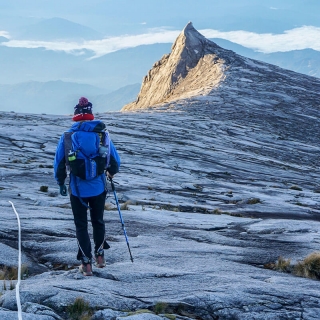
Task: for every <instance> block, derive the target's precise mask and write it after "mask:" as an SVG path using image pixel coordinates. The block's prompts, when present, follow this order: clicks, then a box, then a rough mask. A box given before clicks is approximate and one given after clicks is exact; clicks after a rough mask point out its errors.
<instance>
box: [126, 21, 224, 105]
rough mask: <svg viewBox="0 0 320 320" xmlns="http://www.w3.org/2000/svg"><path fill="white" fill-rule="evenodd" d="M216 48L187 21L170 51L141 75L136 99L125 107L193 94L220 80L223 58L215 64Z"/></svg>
mask: <svg viewBox="0 0 320 320" xmlns="http://www.w3.org/2000/svg"><path fill="white" fill-rule="evenodd" d="M217 48H220V47H219V46H218V45H216V44H215V43H213V42H211V41H209V40H207V39H206V38H205V37H204V36H203V35H201V34H200V33H199V32H198V31H197V30H196V29H195V28H194V27H193V25H192V23H191V22H189V23H188V24H187V25H186V27H185V28H184V29H183V30H182V32H181V33H180V35H179V36H178V37H177V39H176V41H175V42H174V44H173V46H172V51H171V53H170V54H167V55H164V56H163V57H162V58H161V59H160V60H159V61H158V62H156V63H155V64H154V65H153V67H152V69H151V70H150V71H149V72H148V74H147V75H146V76H145V77H144V79H143V83H142V87H141V91H140V93H139V95H138V98H137V100H136V101H135V102H133V103H131V104H129V105H127V106H126V107H125V108H124V110H132V109H141V108H146V107H149V106H151V105H154V104H158V103H162V102H165V101H170V100H174V99H177V98H181V97H187V96H193V95H195V94H196V93H197V91H199V89H200V90H202V89H203V88H204V87H208V86H209V87H210V88H211V87H212V86H214V85H215V84H216V83H219V82H220V80H221V79H222V78H223V71H222V69H223V68H222V64H223V62H222V61H220V63H218V64H216V62H217V61H216V60H217V56H216V54H215V49H217ZM220 49H221V48H220ZM208 79H210V81H209V82H208Z"/></svg>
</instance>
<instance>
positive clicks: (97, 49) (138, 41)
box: [3, 31, 180, 57]
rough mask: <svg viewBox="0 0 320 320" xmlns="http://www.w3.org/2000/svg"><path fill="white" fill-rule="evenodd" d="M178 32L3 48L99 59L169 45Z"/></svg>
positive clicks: (12, 43) (18, 43) (19, 43)
mask: <svg viewBox="0 0 320 320" xmlns="http://www.w3.org/2000/svg"><path fill="white" fill-rule="evenodd" d="M179 33H180V31H158V32H153V33H145V34H140V35H124V36H119V37H110V38H106V39H102V40H91V41H83V42H81V43H80V42H67V41H55V42H49V41H29V40H11V41H9V42H6V43H5V44H3V45H5V46H8V47H15V48H45V49H47V50H54V51H65V52H68V53H77V54H78V53H79V51H80V52H81V51H83V50H91V51H93V52H94V53H95V56H94V57H100V56H103V55H105V54H108V53H111V52H114V51H118V50H121V49H127V48H133V47H137V46H140V45H148V44H154V43H171V42H173V41H174V40H175V38H176V37H177V36H178V34H179Z"/></svg>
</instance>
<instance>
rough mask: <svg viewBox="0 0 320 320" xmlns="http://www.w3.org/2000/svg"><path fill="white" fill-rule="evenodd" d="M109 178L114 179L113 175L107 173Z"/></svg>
mask: <svg viewBox="0 0 320 320" xmlns="http://www.w3.org/2000/svg"><path fill="white" fill-rule="evenodd" d="M107 177H108V178H109V179H113V175H111V174H110V173H109V172H108V171H107Z"/></svg>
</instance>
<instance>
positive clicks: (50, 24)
mask: <svg viewBox="0 0 320 320" xmlns="http://www.w3.org/2000/svg"><path fill="white" fill-rule="evenodd" d="M102 37H103V35H102V34H101V33H99V32H98V31H95V30H93V29H91V28H89V27H86V26H84V25H81V24H79V23H74V22H71V21H69V20H66V19H62V18H51V19H46V20H43V21H41V22H38V23H35V24H33V25H29V26H27V27H26V28H25V29H24V31H23V32H20V34H19V36H18V38H19V39H25V40H43V41H52V40H98V39H101V38H102Z"/></svg>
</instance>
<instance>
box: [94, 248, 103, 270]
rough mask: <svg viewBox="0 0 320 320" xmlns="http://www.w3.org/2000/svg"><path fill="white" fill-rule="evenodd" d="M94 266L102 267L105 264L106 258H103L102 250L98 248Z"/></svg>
mask: <svg viewBox="0 0 320 320" xmlns="http://www.w3.org/2000/svg"><path fill="white" fill-rule="evenodd" d="M95 260H96V262H95V264H94V265H95V266H96V267H97V268H104V267H105V266H106V259H105V258H104V251H103V249H101V250H99V251H98V252H97V253H96V254H95Z"/></svg>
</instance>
